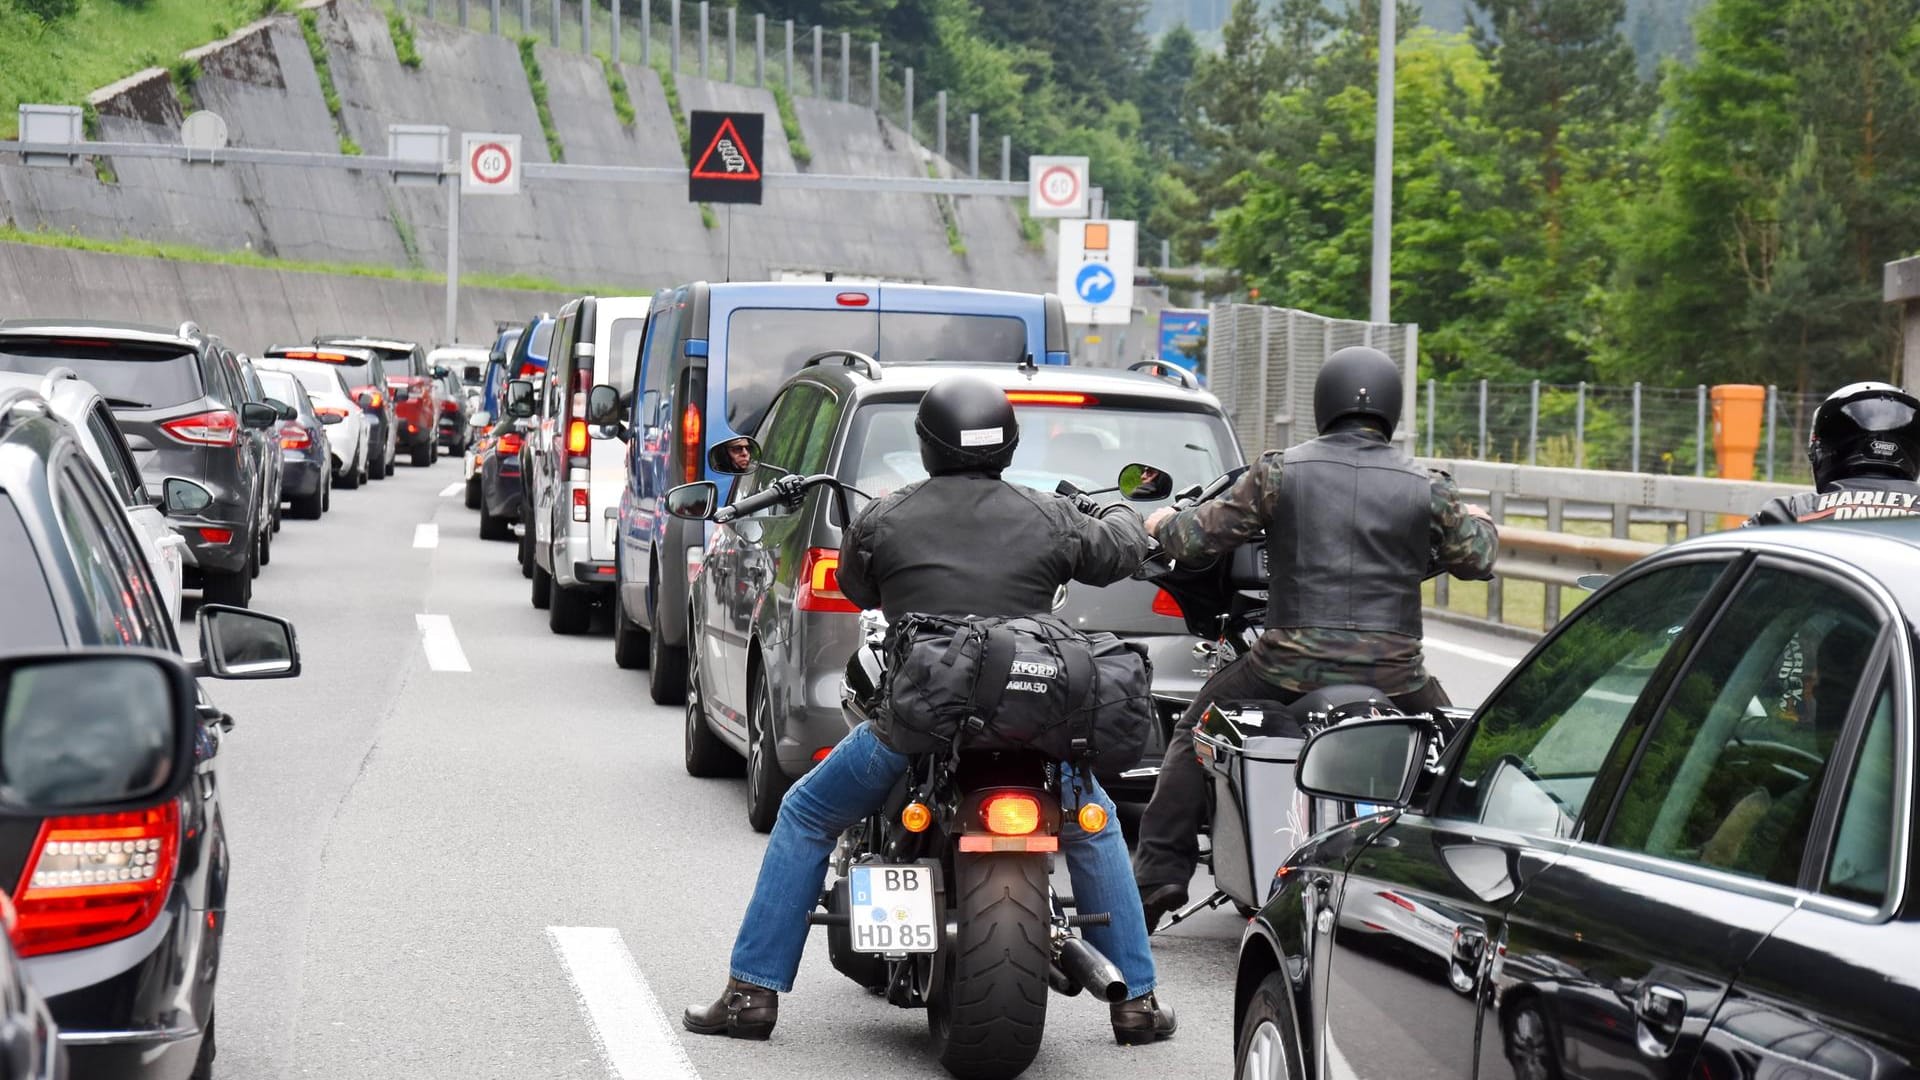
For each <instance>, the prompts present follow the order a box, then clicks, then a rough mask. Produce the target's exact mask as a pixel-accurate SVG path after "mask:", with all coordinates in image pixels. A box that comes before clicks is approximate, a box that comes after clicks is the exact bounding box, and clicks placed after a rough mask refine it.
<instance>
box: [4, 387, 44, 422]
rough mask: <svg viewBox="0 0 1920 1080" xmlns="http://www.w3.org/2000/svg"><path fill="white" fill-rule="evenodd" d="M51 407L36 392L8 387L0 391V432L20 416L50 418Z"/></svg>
mask: <svg viewBox="0 0 1920 1080" xmlns="http://www.w3.org/2000/svg"><path fill="white" fill-rule="evenodd" d="M51 415H53V406H51V405H49V404H47V399H46V398H44V397H42V396H40V394H39V392H38V391H35V390H30V389H28V388H27V387H24V386H10V387H7V388H6V389H4V390H0V431H4V430H5V429H6V428H8V427H10V426H12V424H13V423H14V421H16V420H18V419H19V418H20V417H22V416H51Z"/></svg>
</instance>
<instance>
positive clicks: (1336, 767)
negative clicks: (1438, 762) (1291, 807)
mask: <svg viewBox="0 0 1920 1080" xmlns="http://www.w3.org/2000/svg"><path fill="white" fill-rule="evenodd" d="M1428 731H1429V724H1428V722H1427V721H1425V720H1422V719H1417V718H1414V717H1406V716H1388V717H1380V718H1378V719H1372V720H1349V721H1347V722H1346V723H1343V724H1338V725H1336V726H1334V727H1330V728H1325V729H1323V730H1321V731H1319V732H1318V733H1316V734H1315V735H1314V736H1313V737H1312V738H1309V739H1308V740H1307V744H1306V745H1305V746H1304V747H1301V749H1300V761H1299V763H1298V764H1297V765H1295V766H1294V785H1295V786H1296V787H1298V788H1299V789H1300V790H1301V791H1304V792H1306V793H1307V794H1309V795H1312V796H1314V797H1316V798H1321V799H1337V800H1339V801H1341V802H1364V803H1373V804H1375V805H1380V806H1405V805H1406V804H1407V800H1408V799H1410V798H1412V797H1413V785H1414V783H1415V781H1417V780H1419V779H1420V770H1421V769H1422V768H1423V767H1424V766H1425V764H1426V759H1427V736H1428Z"/></svg>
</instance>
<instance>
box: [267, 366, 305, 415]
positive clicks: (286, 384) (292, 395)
mask: <svg viewBox="0 0 1920 1080" xmlns="http://www.w3.org/2000/svg"><path fill="white" fill-rule="evenodd" d="M258 374H259V376H260V388H261V389H262V390H265V391H266V392H267V396H268V397H270V398H272V399H274V400H275V401H278V402H280V403H281V404H283V405H291V406H293V407H294V408H296V409H297V408H299V407H300V391H299V388H298V387H296V386H295V385H294V378H293V376H291V375H289V374H287V373H286V372H284V371H270V370H267V369H265V368H262V369H261V370H260V371H259V372H258Z"/></svg>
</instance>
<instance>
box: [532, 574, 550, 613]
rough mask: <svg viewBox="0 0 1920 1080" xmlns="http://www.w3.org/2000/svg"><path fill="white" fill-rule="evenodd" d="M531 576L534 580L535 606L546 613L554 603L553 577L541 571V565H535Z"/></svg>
mask: <svg viewBox="0 0 1920 1080" xmlns="http://www.w3.org/2000/svg"><path fill="white" fill-rule="evenodd" d="M530 576H531V577H532V578H533V606H534V607H536V608H539V609H540V610H541V611H545V610H547V608H548V606H550V605H551V604H552V603H553V575H552V574H549V573H547V572H546V571H545V570H542V569H540V564H539V563H534V564H533V573H532V575H530Z"/></svg>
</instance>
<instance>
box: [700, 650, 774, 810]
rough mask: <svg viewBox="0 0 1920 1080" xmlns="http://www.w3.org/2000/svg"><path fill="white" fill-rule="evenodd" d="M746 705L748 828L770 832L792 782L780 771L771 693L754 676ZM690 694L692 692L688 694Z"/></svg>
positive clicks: (760, 678)
mask: <svg viewBox="0 0 1920 1080" xmlns="http://www.w3.org/2000/svg"><path fill="white" fill-rule="evenodd" d="M747 692H748V694H749V695H750V696H749V698H748V701H749V704H748V705H747V824H749V825H752V826H753V831H754V832H772V831H773V823H774V820H775V819H776V818H778V817H779V816H780V799H781V797H782V796H784V795H786V793H787V789H788V788H789V787H792V786H793V781H791V780H789V779H787V774H786V773H784V772H781V771H780V753H779V750H778V749H777V746H778V745H779V744H778V743H776V742H775V741H774V734H773V692H772V691H771V690H769V689H768V688H767V679H766V676H765V675H763V674H760V673H758V672H756V673H755V674H754V677H753V685H752V686H751V687H750V688H749V689H748V691H747ZM689 693H691V691H689Z"/></svg>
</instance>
